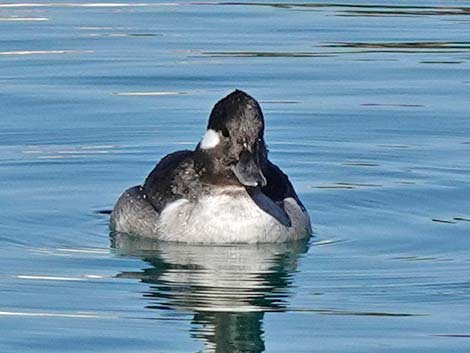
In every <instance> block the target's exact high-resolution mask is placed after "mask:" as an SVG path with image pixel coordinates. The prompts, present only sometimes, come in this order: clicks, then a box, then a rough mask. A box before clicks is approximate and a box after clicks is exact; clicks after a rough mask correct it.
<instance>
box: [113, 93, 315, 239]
mask: <svg viewBox="0 0 470 353" xmlns="http://www.w3.org/2000/svg"><path fill="white" fill-rule="evenodd" d="M264 128H265V122H264V116H263V112H262V110H261V107H260V105H259V103H258V102H257V101H256V100H255V99H254V98H253V97H251V96H250V95H248V94H247V93H245V92H244V91H241V90H238V89H237V90H235V91H233V92H232V93H230V94H229V95H228V96H226V97H225V98H222V99H221V100H220V101H218V102H217V103H216V104H215V106H214V107H213V109H212V111H211V113H210V116H209V122H208V124H207V129H206V131H205V132H204V134H203V136H202V139H201V140H200V141H199V143H198V144H197V145H196V147H195V149H194V150H182V151H176V152H173V153H170V154H168V155H167V156H165V157H163V158H162V159H161V160H160V162H158V163H157V165H156V166H155V168H154V169H153V170H152V171H151V172H150V174H149V175H148V176H147V177H146V179H145V181H144V182H143V184H141V185H137V186H133V187H131V188H129V189H127V190H125V191H124V193H123V194H122V195H121V196H120V197H119V199H118V200H117V202H116V204H115V205H114V208H113V210H112V212H111V218H110V228H111V231H112V232H117V233H126V234H131V235H134V236H141V237H147V238H153V239H158V240H161V241H173V242H183V243H203V244H228V243H278V242H285V241H292V240H298V239H303V238H306V237H308V236H310V235H311V233H312V228H311V222H310V217H309V214H308V212H307V210H306V208H305V207H304V205H303V204H302V202H301V201H300V199H299V197H298V196H297V193H296V191H295V189H294V187H293V185H292V183H291V182H290V180H289V178H288V176H287V175H286V174H285V173H283V172H282V170H281V169H280V168H279V167H278V166H276V165H275V164H274V163H272V162H271V161H270V160H269V159H268V148H267V145H266V142H265V140H264Z"/></svg>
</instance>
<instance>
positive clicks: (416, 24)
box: [0, 0, 470, 353]
mask: <svg viewBox="0 0 470 353" xmlns="http://www.w3.org/2000/svg"><path fill="white" fill-rule="evenodd" d="M388 4H390V2H388V3H387V2H383V1H378V0H377V1H375V2H368V1H363V2H361V3H360V4H359V3H357V2H352V1H350V2H344V3H333V2H330V1H318V2H312V3H310V2H308V3H307V2H305V3H297V2H296V3H294V2H292V3H291V2H288V1H286V2H285V3H282V4H281V3H269V2H265V1H260V2H257V3H248V2H242V3H238V4H237V3H215V2H204V3H190V2H178V3H160V2H146V3H128V4H124V3H117V2H116V3H111V2H103V3H91V2H89V1H76V2H74V3H65V2H61V1H58V2H48V1H45V2H42V3H36V4H22V3H19V2H13V3H1V4H0V106H1V115H0V116H1V118H0V150H1V153H0V183H1V185H2V187H1V188H0V209H1V210H2V212H1V214H0V225H1V226H0V230H1V232H0V259H1V260H0V351H1V352H19V351H21V352H39V351H40V352H54V351H64V350H65V351H67V352H84V351H86V352H111V351H112V352H200V351H205V352H214V351H217V352H262V351H266V352H413V353H415V352H433V353H434V352H446V353H447V352H468V351H469V349H470V320H469V319H470V310H469V304H470V276H469V273H470V272H469V270H470V255H469V245H470V239H469V236H470V232H469V230H470V209H469V201H468V200H469V198H470V183H469V177H470V167H469V166H470V163H469V162H470V157H469V156H470V120H469V113H470V103H469V99H468V97H469V96H470V65H469V62H470V17H469V15H470V1H463V0H462V1H414V2H412V1H395V2H393V4H394V5H393V6H390V5H388ZM234 88H240V89H244V90H246V91H247V92H249V93H250V94H252V95H253V96H254V97H255V98H257V99H258V100H259V101H260V102H261V105H262V107H263V109H264V112H265V117H266V121H267V131H266V137H267V141H268V144H269V148H270V155H271V159H272V160H273V161H274V162H275V163H277V164H278V165H280V166H281V167H282V168H283V169H284V170H285V171H286V172H287V173H288V174H289V176H290V177H291V180H292V181H293V183H294V184H295V186H296V188H297V191H298V193H299V194H300V196H301V198H302V200H303V201H304V203H305V205H306V207H307V208H308V210H309V212H310V214H311V217H312V220H313V223H314V226H315V232H316V233H315V237H314V238H312V239H311V240H310V241H309V242H308V243H294V244H278V245H259V246H222V247H207V246H206V247H201V246H185V245H174V244H158V243H151V242H148V241H144V240H140V241H139V240H138V239H133V238H126V237H120V238H114V239H110V238H109V235H108V228H107V219H108V216H107V215H103V214H100V212H99V211H100V210H106V209H110V208H111V207H112V205H113V203H114V202H115V200H116V199H117V197H118V196H119V194H120V193H121V192H122V191H123V190H124V189H125V188H126V187H129V186H132V185H135V184H138V183H141V182H142V180H143V179H144V178H145V176H146V175H147V173H148V172H149V171H150V170H151V168H152V167H153V166H154V164H155V163H156V162H157V161H158V160H159V159H160V158H161V157H162V156H163V155H164V154H166V153H169V152H170V151H174V150H177V149H182V148H192V147H193V146H194V145H195V144H196V143H197V141H198V140H199V139H200V137H201V135H202V134H203V131H204V128H205V124H206V120H207V116H208V114H209V111H210V109H211V107H212V105H213V104H214V103H215V102H216V101H217V100H218V99H220V98H221V97H223V96H224V95H226V94H228V93H229V92H230V91H231V90H232V89H234Z"/></svg>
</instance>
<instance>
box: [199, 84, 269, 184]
mask: <svg viewBox="0 0 470 353" xmlns="http://www.w3.org/2000/svg"><path fill="white" fill-rule="evenodd" d="M196 152H199V154H200V155H201V157H202V158H203V159H204V163H205V164H208V165H210V169H211V170H210V172H211V173H212V174H216V175H224V176H225V177H226V178H228V179H230V177H232V178H234V179H236V180H238V182H239V183H241V184H243V185H245V186H252V187H254V186H265V185H266V178H265V177H264V175H263V173H262V166H263V163H265V161H266V159H267V150H266V145H265V143H264V118H263V112H262V111H261V107H260V106H259V104H258V102H257V101H256V100H255V99H254V98H252V97H250V96H249V95H248V94H246V93H245V92H243V91H240V90H236V91H234V92H232V93H230V94H229V95H228V96H227V97H225V98H223V99H221V100H220V101H219V102H218V103H217V104H216V105H215V106H214V108H213V109H212V112H211V115H210V117H209V123H208V125H207V131H206V133H205V135H204V137H203V139H202V140H201V142H200V143H199V145H198V146H197V148H196Z"/></svg>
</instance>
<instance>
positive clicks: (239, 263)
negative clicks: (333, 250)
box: [111, 234, 308, 353]
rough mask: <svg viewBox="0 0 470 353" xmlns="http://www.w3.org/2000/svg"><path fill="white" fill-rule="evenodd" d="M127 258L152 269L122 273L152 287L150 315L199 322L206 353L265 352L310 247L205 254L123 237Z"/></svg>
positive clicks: (119, 246)
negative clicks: (273, 319)
mask: <svg viewBox="0 0 470 353" xmlns="http://www.w3.org/2000/svg"><path fill="white" fill-rule="evenodd" d="M111 239H112V247H113V248H114V249H115V251H116V252H117V253H118V254H120V255H125V256H137V257H139V258H141V259H142V260H144V261H145V262H146V263H147V264H148V265H150V267H146V268H144V269H143V270H142V271H139V272H122V273H120V274H119V275H118V277H119V278H137V279H139V280H140V281H142V282H143V283H146V284H148V285H149V289H148V290H147V292H146V293H144V295H143V296H144V298H145V301H146V302H148V304H147V306H146V307H147V308H149V309H167V310H168V309H169V310H176V311H182V312H189V313H191V314H192V315H193V319H192V329H191V335H192V336H193V337H194V338H197V339H199V340H201V341H202V342H203V345H204V350H203V351H204V352H226V353H230V352H253V353H254V352H262V351H263V350H264V339H263V333H264V331H263V318H264V313H265V312H272V311H284V310H286V307H287V306H288V298H289V296H290V294H291V292H290V288H291V287H292V285H293V274H294V273H295V271H296V269H297V265H298V261H299V258H300V257H301V255H302V254H304V253H305V252H306V251H307V249H308V241H307V240H302V241H298V242H291V243H283V244H258V245H226V246H203V245H188V244H178V243H167V242H157V241H153V240H150V239H143V238H136V237H132V236H128V235H124V234H114V235H112V237H111Z"/></svg>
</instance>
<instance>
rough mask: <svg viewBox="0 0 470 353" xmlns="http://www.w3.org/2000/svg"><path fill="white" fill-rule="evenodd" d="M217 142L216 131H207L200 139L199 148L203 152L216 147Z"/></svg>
mask: <svg viewBox="0 0 470 353" xmlns="http://www.w3.org/2000/svg"><path fill="white" fill-rule="evenodd" d="M219 142H220V137H219V134H218V133H217V132H216V131H214V130H212V129H209V130H207V131H206V133H205V134H204V136H203V137H202V140H201V144H200V145H199V147H200V148H202V149H203V150H208V149H211V148H214V147H215V146H217V145H218V144H219Z"/></svg>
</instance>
